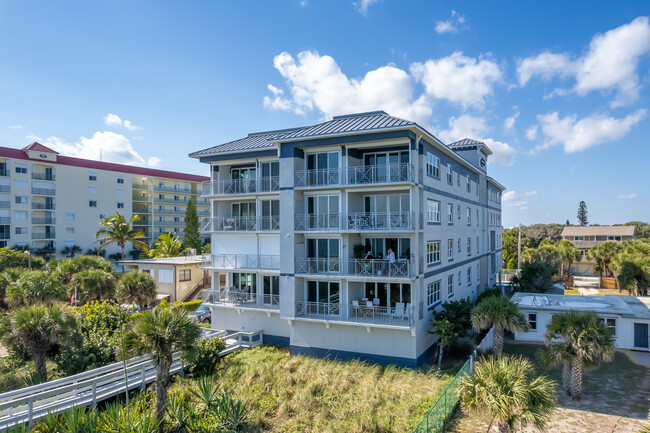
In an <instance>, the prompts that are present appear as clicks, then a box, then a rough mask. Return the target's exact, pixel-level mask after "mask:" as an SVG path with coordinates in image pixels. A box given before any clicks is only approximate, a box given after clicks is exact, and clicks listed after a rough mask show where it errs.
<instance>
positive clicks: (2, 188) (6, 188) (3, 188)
mask: <svg viewBox="0 0 650 433" xmlns="http://www.w3.org/2000/svg"><path fill="white" fill-rule="evenodd" d="M9 191H11V187H10V186H9V185H0V192H9Z"/></svg>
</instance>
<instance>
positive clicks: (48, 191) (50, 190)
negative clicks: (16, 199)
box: [32, 187, 56, 195]
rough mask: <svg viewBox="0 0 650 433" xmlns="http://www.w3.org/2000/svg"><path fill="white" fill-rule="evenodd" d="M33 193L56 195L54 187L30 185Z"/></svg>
mask: <svg viewBox="0 0 650 433" xmlns="http://www.w3.org/2000/svg"><path fill="white" fill-rule="evenodd" d="M32 194H33V195H56V190H55V189H54V188H34V187H32Z"/></svg>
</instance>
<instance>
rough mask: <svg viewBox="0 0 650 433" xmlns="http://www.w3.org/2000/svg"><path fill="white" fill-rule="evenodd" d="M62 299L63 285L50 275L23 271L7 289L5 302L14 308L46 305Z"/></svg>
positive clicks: (63, 293) (63, 295) (63, 296)
mask: <svg viewBox="0 0 650 433" xmlns="http://www.w3.org/2000/svg"><path fill="white" fill-rule="evenodd" d="M64 298H65V287H64V286H63V284H62V283H61V282H60V281H59V280H57V279H56V278H54V277H52V275H51V274H49V273H47V272H44V271H40V270H36V271H23V272H22V273H21V274H20V277H19V278H18V279H17V280H16V281H14V282H12V283H10V284H9V285H8V287H7V301H9V303H10V304H12V305H14V306H17V305H25V304H36V303H46V302H51V301H55V300H63V299H64Z"/></svg>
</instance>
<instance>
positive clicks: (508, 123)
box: [503, 111, 519, 133]
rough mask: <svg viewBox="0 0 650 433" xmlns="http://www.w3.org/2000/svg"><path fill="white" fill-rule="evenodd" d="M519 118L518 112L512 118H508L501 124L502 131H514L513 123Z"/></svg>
mask: <svg viewBox="0 0 650 433" xmlns="http://www.w3.org/2000/svg"><path fill="white" fill-rule="evenodd" d="M518 117H519V111H517V112H516V113H515V114H513V115H512V116H510V117H508V118H507V119H506V120H505V121H504V122H503V130H504V131H505V132H506V133H510V132H513V131H514V130H515V122H516V121H517V118H518Z"/></svg>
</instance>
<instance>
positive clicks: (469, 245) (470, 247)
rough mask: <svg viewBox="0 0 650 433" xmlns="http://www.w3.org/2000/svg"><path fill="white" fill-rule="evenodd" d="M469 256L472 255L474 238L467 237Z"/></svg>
mask: <svg viewBox="0 0 650 433" xmlns="http://www.w3.org/2000/svg"><path fill="white" fill-rule="evenodd" d="M467 255H468V256H471V255H472V238H470V237H467Z"/></svg>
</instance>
